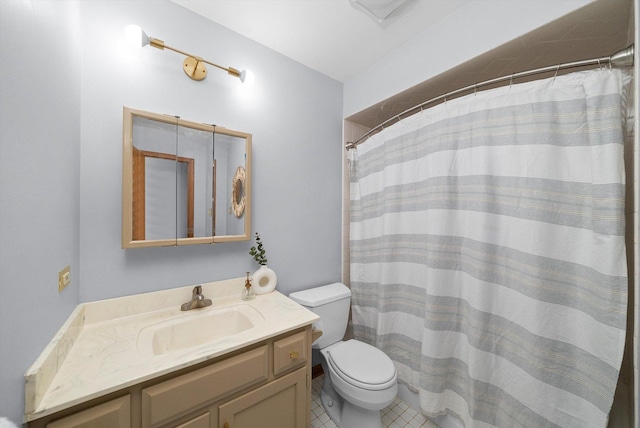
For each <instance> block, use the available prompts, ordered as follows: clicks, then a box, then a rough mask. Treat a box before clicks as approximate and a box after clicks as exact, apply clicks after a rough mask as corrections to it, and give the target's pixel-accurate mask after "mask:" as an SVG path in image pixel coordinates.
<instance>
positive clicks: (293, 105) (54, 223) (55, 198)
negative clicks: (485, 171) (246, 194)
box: [0, 0, 342, 422]
mask: <svg viewBox="0 0 640 428" xmlns="http://www.w3.org/2000/svg"><path fill="white" fill-rule="evenodd" d="M0 19H1V21H0V24H1V25H0V48H1V50H0V55H1V56H0V67H2V77H1V79H0V84H1V85H2V86H1V89H2V93H1V94H0V95H1V96H0V106H1V108H2V110H1V111H2V115H1V117H0V121H1V122H0V124H1V126H0V132H1V134H0V135H1V137H2V138H1V142H0V155H1V156H0V179H1V181H0V266H1V270H0V417H1V416H7V417H9V418H10V419H12V420H14V421H15V422H18V421H20V420H21V418H22V412H23V394H24V391H23V385H22V376H23V374H24V372H25V370H26V369H27V368H28V367H29V366H30V365H31V363H32V362H33V361H34V360H35V358H36V357H37V356H38V355H39V353H40V352H41V351H42V349H43V348H44V346H45V345H46V344H47V343H48V342H49V340H50V339H51V338H52V337H53V335H54V334H55V332H56V331H57V330H58V329H59V328H60V326H61V325H62V323H63V322H64V320H65V319H66V318H67V316H68V315H69V314H70V312H71V311H72V309H73V308H74V307H75V306H76V305H77V304H78V302H85V301H92V300H99V299H103V298H109V297H116V296H123V295H130V294H136V293H142V292H147V291H155V290H161V289H166V288H173V287H179V286H183V285H190V284H196V283H199V282H205V281H215V280H220V279H226V278H232V277H239V276H244V274H245V272H246V271H255V270H256V269H257V268H258V265H257V264H256V263H255V262H254V261H253V260H252V258H251V257H250V256H249V254H248V250H249V248H250V247H251V246H252V245H254V244H253V241H247V242H240V243H225V244H217V245H213V246H212V245H204V246H190V247H181V248H152V249H132V250H122V249H121V248H120V246H121V243H120V236H121V232H120V228H121V185H122V184H121V176H122V107H123V106H124V105H126V106H130V107H134V108H139V109H142V110H148V111H153V112H158V113H168V114H177V115H180V116H182V117H183V118H185V119H188V120H193V121H200V122H205V123H215V124H216V125H219V126H224V127H227V128H231V129H237V130H241V131H245V132H249V133H251V134H253V162H254V169H253V215H252V222H253V224H252V230H253V231H254V232H255V231H258V232H260V234H261V236H262V238H263V240H264V242H265V247H266V250H267V255H268V258H269V266H270V267H272V268H273V269H274V270H275V271H276V273H277V274H278V287H277V289H278V290H279V291H281V292H283V293H285V294H288V293H289V292H291V291H294V290H300V289H303V288H308V287H311V286H315V285H320V284H323V283H329V282H334V281H338V280H340V233H341V230H340V228H341V227H340V224H341V223H340V204H341V196H340V193H341V183H340V171H341V153H342V138H341V133H342V84H341V83H339V82H337V81H335V80H333V79H330V78H328V77H326V76H324V75H321V74H319V73H317V72H315V71H312V70H310V69H309V68H306V67H304V66H302V65H300V64H298V63H295V62H293V61H292V60H290V59H288V58H286V57H284V56H282V55H280V54H277V53H276V52H274V51H272V50H270V49H267V48H265V47H263V46H261V45H258V44H256V43H255V42H252V41H250V40H248V39H246V38H244V37H242V36H240V35H238V34H236V33H233V32H231V31H229V30H227V29H225V28H224V27H221V26H219V25H217V24H215V23H212V22H210V21H208V20H205V19H204V18H201V17H199V16H197V15H195V14H193V13H191V12H189V11H187V10H186V9H183V8H181V7H180V6H177V5H176V4H174V3H171V2H169V1H165V0H156V1H153V2H151V1H141V0H128V1H113V0H112V1H102V0H94V1H84V2H75V1H62V0H56V1H53V0H31V1H21V0H0ZM130 23H137V24H138V25H140V26H141V27H142V28H144V29H145V30H146V31H147V32H148V34H150V35H152V36H154V37H157V38H160V39H163V40H165V42H166V43H167V45H170V46H175V47H176V48H179V49H182V50H185V51H187V52H191V53H193V54H196V55H199V56H202V57H204V58H206V59H208V60H211V61H214V62H218V63H221V64H224V65H231V66H234V67H236V68H238V69H243V68H250V69H251V70H253V71H254V73H255V75H256V83H255V85H254V86H253V87H251V88H244V87H243V86H242V85H241V84H240V82H239V81H238V80H237V79H234V78H232V77H230V76H228V75H226V73H224V72H223V71H220V70H217V69H214V68H209V76H208V77H207V78H206V80H204V81H202V82H195V81H192V80H190V79H188V78H187V77H185V76H184V73H183V72H182V59H183V57H182V56H181V55H178V54H176V53H174V52H171V51H166V50H165V51H160V50H157V49H154V48H150V47H146V48H144V49H141V50H138V51H135V52H134V51H131V50H130V48H128V47H126V46H125V45H124V42H123V38H122V34H123V30H124V27H125V26H126V25H127V24H130ZM66 265H71V274H72V281H71V285H70V286H69V287H68V288H67V289H66V290H65V291H64V292H63V293H61V294H58V292H57V272H58V271H59V270H60V269H62V268H63V267H65V266H66Z"/></svg>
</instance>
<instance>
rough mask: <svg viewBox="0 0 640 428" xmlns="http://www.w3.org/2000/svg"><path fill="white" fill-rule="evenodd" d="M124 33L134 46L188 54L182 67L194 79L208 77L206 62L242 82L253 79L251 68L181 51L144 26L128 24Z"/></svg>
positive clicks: (248, 82)
mask: <svg viewBox="0 0 640 428" xmlns="http://www.w3.org/2000/svg"><path fill="white" fill-rule="evenodd" d="M124 34H125V38H126V39H127V42H128V43H129V44H130V45H132V46H134V47H144V46H146V45H150V46H153V47H154V48H156V49H160V50H164V49H169V50H171V51H174V52H177V53H179V54H182V55H184V56H186V58H185V59H184V61H183V62H182V69H183V70H184V73H185V74H186V75H187V76H189V78H191V79H193V80H203V79H204V78H205V77H207V66H206V65H205V64H209V65H212V66H214V67H216V68H219V69H221V70H224V71H226V72H227V73H229V74H230V75H232V76H234V77H237V78H238V79H240V81H241V82H242V83H247V84H250V83H252V81H253V73H252V72H251V71H250V70H242V71H239V70H237V69H235V68H233V67H223V66H221V65H218V64H216V63H213V62H210V61H207V60H206V59H202V58H200V57H199V56H195V55H191V54H190V53H187V52H184V51H181V50H180V49H176V48H172V47H171V46H167V45H165V44H164V42H163V41H162V40H159V39H156V38H154V37H149V36H147V34H146V33H145V32H144V31H143V30H142V28H140V27H138V26H137V25H128V26H127V28H125V30H124Z"/></svg>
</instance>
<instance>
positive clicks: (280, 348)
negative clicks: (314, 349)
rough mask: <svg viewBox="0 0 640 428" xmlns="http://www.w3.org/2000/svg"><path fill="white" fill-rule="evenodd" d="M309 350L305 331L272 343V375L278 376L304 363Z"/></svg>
mask: <svg viewBox="0 0 640 428" xmlns="http://www.w3.org/2000/svg"><path fill="white" fill-rule="evenodd" d="M310 349H311V347H310V346H309V341H308V340H307V332H306V331H301V332H300V333H296V334H293V335H291V336H289V337H285V338H284V339H280V340H276V341H275V342H274V343H273V374H274V375H276V376H278V375H279V374H280V373H283V372H285V371H287V370H289V369H292V368H294V367H296V366H299V365H301V364H304V363H306V362H307V355H308V350H310Z"/></svg>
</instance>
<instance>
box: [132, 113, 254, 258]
mask: <svg viewBox="0 0 640 428" xmlns="http://www.w3.org/2000/svg"><path fill="white" fill-rule="evenodd" d="M239 169H241V170H242V171H243V178H242V184H238V185H237V187H236V185H235V184H234V183H236V182H237V181H238V180H237V179H236V173H237V171H238V170H239ZM250 191H251V134H247V133H244V132H239V131H234V130H230V129H226V128H222V127H220V126H213V125H206V124H201V123H196V122H191V121H187V120H184V119H181V118H178V117H175V116H168V115H162V114H157V113H150V112H145V111H141V110H135V109H131V108H128V107H125V108H124V114H123V168H122V248H140V247H154V246H179V245H193V244H211V243H218V242H230V241H243V240H249V239H250V238H251V230H250V225H251V215H250V214H251V211H250V207H251V197H250V195H251V193H250ZM238 192H239V193H238ZM240 203H241V204H242V212H241V214H240V215H236V212H237V211H238V209H239V208H238V207H237V206H236V205H239V204H240Z"/></svg>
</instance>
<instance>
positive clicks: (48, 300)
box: [0, 0, 81, 423]
mask: <svg viewBox="0 0 640 428" xmlns="http://www.w3.org/2000/svg"><path fill="white" fill-rule="evenodd" d="M78 12H79V11H78V4H77V3H76V2H68V1H59V2H52V1H47V2H43V1H32V2H26V1H11V0H10V1H5V0H3V1H0V76H1V78H0V417H1V416H6V417H9V418H10V419H11V420H13V421H14V422H16V423H17V422H20V421H21V420H22V411H23V410H22V409H23V402H24V392H23V380H22V375H23V374H24V372H25V370H26V369H27V368H28V367H29V365H30V364H31V363H32V362H33V361H34V360H35V358H36V357H37V356H38V355H39V354H40V352H41V351H42V349H43V347H44V345H45V344H46V343H47V342H48V341H49V340H51V338H52V337H53V335H54V334H55V333H56V331H57V330H58V328H60V326H61V325H62V323H63V322H64V321H65V320H66V318H67V317H68V315H69V313H71V311H72V310H73V308H74V307H75V306H76V305H77V304H78V287H79V281H78V279H79V266H80V264H79V251H78V248H79V235H80V228H79V227H78V224H79V220H80V218H79V213H78V207H79V177H80V163H79V159H80V116H81V115H80V53H81V45H80V38H79V37H78V34H79V28H80V25H79V13H78ZM67 265H70V266H71V284H70V285H69V287H67V289H65V290H64V291H63V292H62V293H60V294H58V271H60V270H61V269H63V268H64V267H65V266H67Z"/></svg>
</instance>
